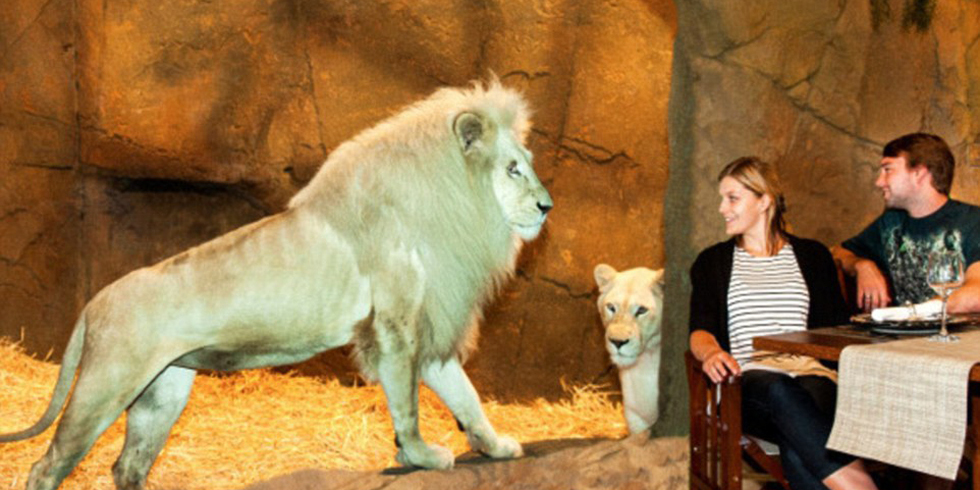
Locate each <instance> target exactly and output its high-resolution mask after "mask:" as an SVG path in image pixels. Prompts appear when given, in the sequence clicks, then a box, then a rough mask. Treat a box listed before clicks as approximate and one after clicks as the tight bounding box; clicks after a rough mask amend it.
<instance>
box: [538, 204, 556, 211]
mask: <svg viewBox="0 0 980 490" xmlns="http://www.w3.org/2000/svg"><path fill="white" fill-rule="evenodd" d="M553 207H555V205H554V204H551V203H550V202H538V209H540V210H541V214H548V211H551V208H553Z"/></svg>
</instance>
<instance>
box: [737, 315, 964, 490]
mask: <svg viewBox="0 0 980 490" xmlns="http://www.w3.org/2000/svg"><path fill="white" fill-rule="evenodd" d="M970 331H980V315H970V316H969V321H968V322H966V323H965V324H963V325H960V326H958V327H957V329H956V331H955V332H954V333H958V332H970ZM918 336H919V337H921V335H918ZM907 338H914V336H911V335H900V334H895V333H888V334H881V333H876V332H875V331H873V330H872V329H870V328H869V327H868V326H867V325H866V324H861V323H852V324H845V325H839V326H833V327H822V328H814V329H809V330H803V331H797V332H790V333H782V334H775V335H765V336H759V337H756V338H754V339H753V341H752V345H753V347H754V348H755V349H756V350H765V351H771V352H781V353H787V354H797V355H806V356H810V357H813V358H816V359H819V360H822V361H831V362H837V361H839V360H840V358H841V353H842V352H843V350H844V349H845V348H846V347H848V346H853V345H869V344H880V343H886V342H894V341H896V340H901V339H907ZM968 404H969V412H970V415H969V417H968V419H967V430H966V441H964V442H965V443H966V444H965V448H966V449H965V456H966V457H967V458H968V459H969V460H970V463H971V465H970V466H971V471H970V477H971V480H972V488H973V489H974V490H980V363H977V364H974V365H973V367H972V368H971V369H970V371H969V396H968Z"/></svg>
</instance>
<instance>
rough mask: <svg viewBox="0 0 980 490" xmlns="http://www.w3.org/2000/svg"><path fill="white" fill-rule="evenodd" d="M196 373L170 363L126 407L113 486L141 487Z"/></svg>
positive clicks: (129, 489)
mask: <svg viewBox="0 0 980 490" xmlns="http://www.w3.org/2000/svg"><path fill="white" fill-rule="evenodd" d="M196 374H197V372H196V371H195V370H193V369H187V368H182V367H177V366H170V367H168V368H167V369H165V370H164V371H163V372H162V373H160V375H159V376H157V378H156V379H154V380H153V382H152V383H150V385H149V386H148V387H147V388H146V389H145V390H144V391H143V393H141V394H140V396H139V398H137V399H136V401H135V402H133V404H132V405H131V406H130V407H129V410H128V412H127V415H126V444H125V445H124V446H123V450H122V454H120V455H119V459H118V460H117V461H116V464H114V465H113V466H112V476H113V478H114V479H115V481H116V488H118V489H119V490H141V489H142V488H144V485H145V484H146V475H147V474H148V473H149V472H150V467H151V466H153V462H154V461H156V458H157V455H159V454H160V451H161V450H162V449H163V446H164V444H166V442H167V436H168V435H169V434H170V429H171V428H172V427H173V425H174V423H176V422H177V419H178V418H179V417H180V414H181V413H182V412H183V411H184V407H186V406H187V398H188V397H189V396H190V393H191V386H192V385H193V384H194V376H195V375H196Z"/></svg>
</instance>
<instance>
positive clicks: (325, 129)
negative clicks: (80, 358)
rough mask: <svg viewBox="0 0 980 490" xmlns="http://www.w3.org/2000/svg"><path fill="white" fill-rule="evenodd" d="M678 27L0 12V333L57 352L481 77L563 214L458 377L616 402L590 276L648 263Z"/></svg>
mask: <svg viewBox="0 0 980 490" xmlns="http://www.w3.org/2000/svg"><path fill="white" fill-rule="evenodd" d="M674 31H675V13H674V7H673V5H672V3H671V2H669V1H668V0H626V1H612V0H606V1H598V2H578V1H574V0H540V1H534V2H520V1H503V2H475V3H474V2H466V1H462V0H450V1H442V0H440V1H436V0H421V1H409V0H391V1H383V2H361V1H354V0H230V1H226V2H199V1H188V0H163V1H157V2H131V1H126V0H52V1H50V2H32V1H28V0H11V1H10V2H7V3H5V7H4V8H3V9H0V173H2V177H0V291H2V293H3V298H4V299H3V301H0V334H2V335H7V336H12V337H15V338H19V337H20V336H21V333H22V332H23V337H24V342H25V345H26V346H27V347H28V348H29V349H30V350H32V351H35V352H40V353H41V354H44V353H46V352H48V351H49V350H51V349H53V353H54V355H56V356H57V355H59V354H60V350H61V349H62V348H63V345H64V343H65V341H66V339H67V336H68V333H69V332H70V329H71V327H72V325H73V323H74V321H75V317H76V315H77V314H78V312H79V311H80V309H81V307H82V306H83V305H84V303H85V301H87V299H89V298H90V297H91V296H92V295H93V294H95V293H96V292H97V291H98V290H99V289H100V288H102V287H103V286H105V285H106V284H108V283H109V282H111V281H113V280H114V279H116V278H118V277H120V276H121V275H123V274H125V273H126V272H128V271H130V270H132V269H134V268H137V267H140V266H143V265H147V264H151V263H153V262H155V261H158V260H160V259H162V258H165V257H167V256H169V255H171V254H174V253H176V252H178V251H180V250H183V249H185V248H187V247H189V246H192V245H195V244H198V243H201V242H203V241H206V240H207V239H209V238H212V237H214V236H217V235H220V234H221V233H223V232H226V231H228V230H231V229H233V228H236V227H238V226H241V225H243V224H245V223H249V222H252V221H254V220H256V219H258V218H260V217H262V216H265V215H268V214H271V213H275V212H277V211H279V210H281V209H282V208H283V207H284V205H285V203H286V202H287V201H288V199H289V197H290V196H291V195H292V194H294V193H295V192H296V190H297V189H299V188H300V187H301V186H302V185H303V184H304V183H305V182H307V181H308V180H309V179H310V178H311V177H312V175H313V174H314V172H315V171H316V169H317V167H318V165H319V163H320V162H322V161H323V160H324V159H325V158H326V155H327V154H329V152H330V151H331V150H332V149H333V148H335V147H336V146H337V145H338V144H340V143H341V142H343V141H345V140H346V139H348V138H350V137H352V136H353V135H355V134H356V133H357V132H359V131H360V130H362V129H365V128H367V127H370V126H372V125H373V124H375V123H376V122H378V121H380V120H381V119H383V118H385V117H386V116H388V115H390V114H392V113H394V112H396V111H397V110H398V109H399V108H401V107H402V106H404V105H406V104H408V103H411V102H413V101H415V100H417V99H419V98H422V97H425V96H426V95H428V94H429V93H431V92H432V91H433V90H435V89H436V88H437V87H440V86H443V85H463V84H466V83H469V82H470V81H471V80H474V79H480V78H486V77H487V76H488V74H489V73H490V72H491V71H492V72H494V73H496V74H497V75H498V76H500V78H501V79H502V80H503V81H504V83H505V84H507V85H510V86H515V87H518V88H520V89H522V90H523V91H524V92H525V94H526V96H527V98H528V99H529V101H530V103H531V105H532V106H533V108H534V110H535V116H534V120H535V128H534V131H533V134H532V136H531V141H530V147H531V149H532V150H533V151H534V153H535V155H536V168H537V170H538V173H539V175H540V176H541V177H542V179H543V180H544V181H545V183H546V185H547V186H548V187H549V189H550V190H551V192H552V195H553V197H554V199H555V202H556V208H555V210H554V211H553V213H552V215H551V219H550V221H549V224H548V228H547V231H546V232H545V234H544V235H543V236H542V237H541V238H540V239H539V240H538V241H537V242H536V243H534V244H533V245H532V246H530V247H528V249H526V251H525V253H524V255H523V257H522V259H521V261H520V267H519V271H518V274H517V277H516V278H515V280H514V281H512V283H511V284H509V285H508V287H507V289H506V290H505V291H504V292H503V294H502V295H501V298H500V299H499V301H497V302H496V303H494V304H493V305H492V307H491V308H490V310H489V311H488V312H487V319H486V321H485V325H484V327H483V331H482V340H481V350H480V351H479V352H478V354H477V355H476V356H475V357H474V358H473V359H472V360H471V363H470V365H469V371H470V372H471V374H472V377H473V378H474V382H475V383H476V384H477V386H478V388H480V389H481V390H482V392H483V393H484V394H485V395H490V396H494V397H497V398H503V399H509V398H523V399H527V398H533V397H538V396H544V397H548V398H554V397H556V396H560V395H561V393H562V390H561V380H562V379H564V380H565V381H566V382H569V383H572V384H575V383H583V382H588V381H599V382H610V383H613V384H615V377H614V376H610V375H609V374H608V373H606V374H603V373H604V372H605V371H606V366H607V364H608V361H607V358H606V354H605V352H604V350H603V347H602V334H601V327H600V324H599V322H598V317H597V315H596V312H595V306H594V304H593V303H594V299H595V292H594V286H593V283H592V267H593V266H594V265H595V264H596V263H598V262H608V263H610V264H612V265H614V266H616V267H620V268H625V267H629V266H635V265H647V266H654V267H660V266H662V265H663V260H664V259H663V257H664V253H663V240H662V238H661V237H662V234H663V231H662V230H663V225H662V214H663V211H662V209H663V208H662V202H663V196H664V192H665V189H666V181H667V177H666V176H667V129H666V128H667V126H666V114H667V100H668V91H669V80H670V70H671V56H672V55H671V53H672V45H673V40H674ZM303 369H304V370H306V371H310V372H323V371H327V372H330V373H332V374H335V375H346V374H345V373H349V369H350V366H349V363H347V361H346V360H345V358H344V357H343V355H342V354H340V355H338V354H336V353H334V354H328V355H326V356H323V357H321V358H318V359H317V360H316V361H315V362H314V363H312V364H307V365H305V366H304V367H303ZM515 379H520V380H521V382H518V383H515V382H514V380H515Z"/></svg>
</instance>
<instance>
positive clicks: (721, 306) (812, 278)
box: [689, 235, 848, 352]
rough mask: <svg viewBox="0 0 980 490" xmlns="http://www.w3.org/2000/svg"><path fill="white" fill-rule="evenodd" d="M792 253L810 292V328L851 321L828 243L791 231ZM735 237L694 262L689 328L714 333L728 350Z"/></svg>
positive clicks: (808, 318) (708, 250) (808, 317)
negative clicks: (729, 300)
mask: <svg viewBox="0 0 980 490" xmlns="http://www.w3.org/2000/svg"><path fill="white" fill-rule="evenodd" d="M789 243H790V244H791V245H792V246H793V255H795V256H796V263H797V264H798V265H799V266H800V272H802V273H803V280H804V282H806V288H807V290H808V291H809V294H810V308H809V311H808V313H807V328H813V327H826V326H831V325H840V324H843V323H846V322H847V321H848V314H847V305H846V303H844V297H843V295H842V294H841V290H840V283H839V282H838V280H837V268H836V266H835V265H834V259H833V257H832V256H831V255H830V251H829V250H827V247H825V246H823V244H821V243H820V242H818V241H815V240H809V239H806V238H798V237H795V236H792V235H789ZM734 252H735V239H734V238H733V239H731V240H728V241H726V242H720V243H716V244H715V245H712V246H711V247H708V248H707V249H705V250H704V251H702V252H701V253H700V254H699V255H698V258H697V259H696V260H695V261H694V265H692V266H691V316H690V327H689V328H690V331H691V332H692V333H693V332H694V331H695V330H705V331H707V332H709V333H711V334H712V335H714V336H715V339H716V340H717V341H718V344H719V345H720V346H721V348H722V349H724V350H725V352H731V349H730V346H729V339H728V286H729V283H730V282H731V279H732V261H733V258H732V255H733V254H734Z"/></svg>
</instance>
